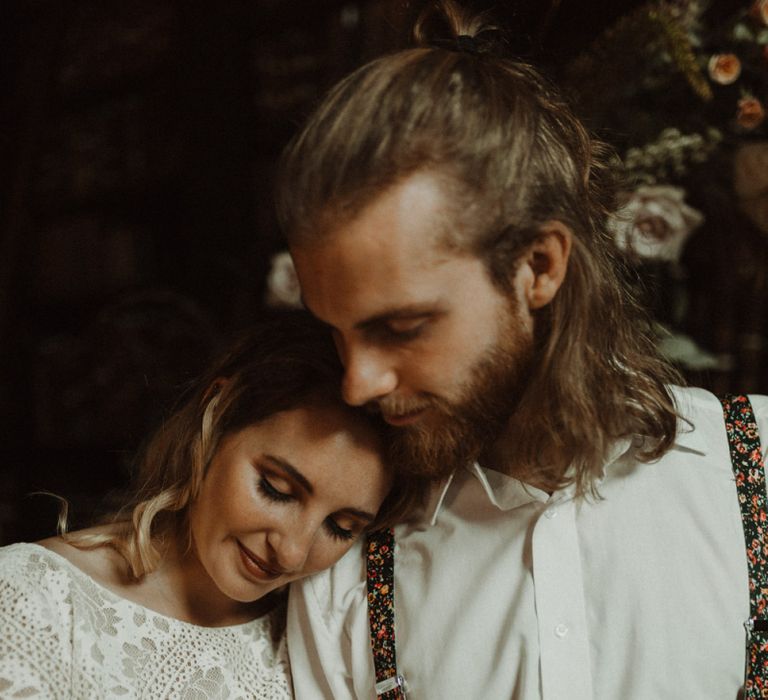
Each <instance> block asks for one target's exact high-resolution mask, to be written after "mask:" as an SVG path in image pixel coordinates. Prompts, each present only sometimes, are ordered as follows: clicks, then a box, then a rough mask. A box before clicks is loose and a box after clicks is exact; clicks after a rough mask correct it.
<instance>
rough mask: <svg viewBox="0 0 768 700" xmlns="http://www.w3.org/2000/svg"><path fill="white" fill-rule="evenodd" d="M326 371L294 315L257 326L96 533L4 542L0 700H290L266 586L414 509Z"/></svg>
mask: <svg viewBox="0 0 768 700" xmlns="http://www.w3.org/2000/svg"><path fill="white" fill-rule="evenodd" d="M340 377H341V370H340V367H339V366H338V361H337V360H336V354H335V351H334V348H333V344H332V342H331V341H330V339H329V338H328V337H327V334H326V333H325V332H324V331H322V330H321V329H318V328H317V326H316V325H314V324H313V323H312V322H311V321H310V320H309V319H308V318H307V317H306V316H305V315H303V314H300V315H299V314H297V315H293V314H281V315H280V317H278V318H277V319H274V320H272V321H269V322H265V323H263V324H262V325H261V326H259V327H258V328H256V329H254V330H253V331H252V333H251V334H250V335H249V336H248V337H247V338H245V339H244V340H243V341H241V342H240V343H239V344H238V345H237V346H236V347H234V348H233V350H232V351H231V352H230V353H228V354H227V355H226V356H225V357H224V358H223V359H222V360H221V361H220V362H219V363H218V364H217V365H215V366H214V367H213V368H212V370H211V371H210V372H209V373H208V374H207V375H206V376H205V377H203V378H202V379H201V380H200V381H198V382H197V383H196V385H195V386H194V387H193V388H192V390H191V392H190V393H189V394H188V397H187V399H186V400H185V401H183V403H182V404H181V406H180V408H179V409H178V410H177V411H176V412H175V413H174V414H173V415H172V417H171V418H170V419H169V420H168V421H167V422H166V424H165V425H164V426H163V427H162V428H161V429H160V430H159V431H158V433H157V434H156V435H155V437H154V438H153V439H152V441H151V442H150V443H149V445H148V447H147V448H146V450H145V453H144V456H143V459H142V461H141V466H140V470H139V474H138V477H139V478H138V482H139V484H140V488H138V489H137V492H136V494H135V496H134V497H133V498H132V499H131V500H130V501H129V502H128V503H126V506H125V507H124V508H122V509H121V510H120V511H119V512H118V513H117V514H116V515H114V516H113V517H112V518H111V520H110V522H109V523H107V524H103V525H100V526H97V527H92V528H89V529H86V530H81V531H78V532H73V533H70V534H65V535H63V536H60V537H54V538H50V539H47V540H43V541H41V542H39V543H36V544H15V545H10V546H8V547H4V548H1V549H0V629H1V630H2V632H1V633H0V695H2V696H3V697H6V696H9V697H11V696H15V694H17V693H21V694H23V696H24V697H30V696H35V695H38V696H45V697H78V698H80V697H82V698H85V697H117V696H121V697H139V696H140V697H151V698H170V697H174V698H175V697H190V698H191V697H194V698H209V697H210V698H213V697H215V698H219V697H222V698H223V697H238V696H247V697H257V698H285V697H290V696H291V689H290V681H289V670H288V662H287V656H286V652H285V646H284V641H283V637H282V624H281V623H282V615H283V606H282V605H281V603H282V597H281V596H280V594H279V591H280V590H281V589H282V588H283V587H284V586H285V585H286V584H287V583H289V582H290V581H293V580H296V579H298V578H301V577H303V576H307V575H309V574H312V573H315V572H317V571H320V570H322V569H324V568H327V567H329V566H331V565H332V564H333V563H334V562H336V561H337V560H338V559H339V558H340V557H341V556H342V555H343V554H344V553H345V552H346V551H347V550H348V549H349V548H350V546H351V545H352V543H353V541H354V540H355V539H356V538H357V537H358V536H359V535H360V534H361V533H363V532H364V531H366V530H368V529H370V528H372V527H377V526H379V525H382V524H386V523H389V522H391V521H392V520H393V519H395V518H397V517H398V516H399V515H400V514H402V513H403V512H405V510H406V509H407V508H408V507H409V505H410V503H411V502H412V501H413V499H414V498H416V496H415V494H416V491H415V490H411V489H409V488H408V487H407V486H405V484H403V483H402V482H401V480H400V479H399V478H398V480H397V481H398V489H397V490H393V491H391V486H392V483H393V478H392V477H393V474H392V473H391V471H390V470H389V469H388V467H387V465H386V463H385V460H384V459H383V458H382V453H381V452H382V445H383V441H384V440H385V439H386V433H385V431H386V427H385V426H383V425H382V424H379V422H378V421H377V420H375V419H374V418H372V417H371V416H369V415H366V414H364V413H362V412H359V411H355V410H353V409H351V408H349V407H347V406H346V405H345V404H344V403H343V401H342V400H341V397H340V395H339V389H338V387H339V384H340ZM401 484H402V487H401ZM390 491H391V492H390Z"/></svg>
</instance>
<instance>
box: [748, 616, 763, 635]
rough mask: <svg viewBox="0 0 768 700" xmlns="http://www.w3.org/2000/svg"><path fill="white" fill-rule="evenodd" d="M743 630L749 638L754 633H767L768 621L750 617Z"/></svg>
mask: <svg viewBox="0 0 768 700" xmlns="http://www.w3.org/2000/svg"><path fill="white" fill-rule="evenodd" d="M744 629H746V630H747V637H751V636H752V634H753V633H754V632H768V620H761V619H760V618H758V617H750V618H749V619H748V620H747V621H746V622H745V623H744Z"/></svg>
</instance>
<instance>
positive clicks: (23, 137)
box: [0, 0, 768, 544]
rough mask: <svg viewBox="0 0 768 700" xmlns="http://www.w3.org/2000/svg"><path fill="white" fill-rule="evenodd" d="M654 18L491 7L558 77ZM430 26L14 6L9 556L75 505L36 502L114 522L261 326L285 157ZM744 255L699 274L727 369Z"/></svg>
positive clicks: (2, 211) (374, 6) (531, 2)
mask: <svg viewBox="0 0 768 700" xmlns="http://www.w3.org/2000/svg"><path fill="white" fill-rule="evenodd" d="M638 4H639V3H636V2H615V1H610V0H599V1H598V0H589V1H588V2H587V1H583V2H577V1H575V0H570V1H569V0H562V2H551V3H548V2H542V1H541V0H526V1H524V2H497V3H495V4H493V7H494V8H495V10H496V13H497V15H498V16H500V17H501V18H502V19H503V21H505V22H506V24H507V25H508V26H509V27H510V29H511V30H512V36H513V44H514V45H513V49H514V50H515V52H516V53H518V54H519V55H522V56H525V57H529V58H532V59H533V60H535V61H537V62H538V63H539V64H540V65H543V66H544V67H545V69H546V70H547V71H548V72H550V73H551V74H552V75H553V76H554V77H555V78H557V76H558V75H559V74H560V73H561V72H562V70H563V69H564V67H565V66H567V65H568V62H569V61H570V60H571V59H572V57H573V56H575V55H576V53H577V52H578V51H580V50H581V49H583V48H584V47H585V46H586V45H587V44H589V42H590V41H591V40H592V39H593V38H594V37H595V36H597V34H598V33H599V32H600V31H601V30H602V29H603V28H604V27H606V26H607V25H608V24H609V23H611V22H612V21H614V20H615V19H616V18H617V17H619V16H620V15H621V14H622V13H624V12H626V11H628V10H629V9H631V8H632V7H634V6H636V5H638ZM725 4H727V3H725ZM473 6H474V7H478V8H481V7H486V6H491V4H490V3H474V5H473ZM420 7H421V3H409V2H404V1H403V0H357V1H347V2H342V1H336V0H323V1H322V2H321V1H319V0H314V1H299V0H292V1H291V2H286V1H285V0H282V1H280V0H249V1H248V2H244V1H238V0H234V1H231V2H229V1H226V2H219V3H200V2H189V1H187V0H131V2H127V3H126V2H124V0H119V1H118V0H103V1H101V2H95V1H94V2H84V1H81V2H74V1H64V0H5V1H4V2H2V3H0V58H1V59H2V65H1V66H0V85H2V88H0V89H1V90H2V92H1V93H0V100H2V103H1V104H0V107H1V108H2V111H1V114H2V129H0V163H2V167H0V426H2V427H1V428H0V433H1V434H2V439H1V440H0V544H2V543H7V542H11V541H16V540H21V539H36V538H39V537H41V536H44V535H46V534H51V533H52V532H53V529H54V526H55V513H56V509H57V505H56V503H55V502H54V501H53V500H52V499H50V498H48V497H45V496H30V495H28V494H30V492H33V491H37V490H41V489H45V490H48V491H53V492H55V493H57V494H61V495H62V496H65V497H67V498H68V499H70V500H71V501H72V503H73V505H74V507H75V511H74V516H75V517H74V522H75V524H78V523H79V522H84V521H87V520H88V519H90V518H91V517H92V516H93V514H94V513H95V512H97V511H98V510H99V508H101V507H105V504H107V505H108V504H109V497H108V495H107V496H106V497H105V494H109V493H110V492H112V491H113V490H114V489H116V488H119V487H120V486H121V485H123V484H124V483H125V481H126V480H127V478H128V476H129V474H130V461H131V457H132V455H133V453H134V451H135V449H136V448H137V446H138V445H139V443H140V441H141V440H142V439H143V437H144V436H145V435H146V434H147V432H148V431H149V430H150V429H152V428H153V427H154V426H155V425H156V424H157V422H158V421H159V419H160V417H161V416H162V414H163V411H164V410H166V409H167V407H168V405H169V402H170V401H171V400H172V398H173V396H174V395H175V394H176V393H177V391H178V389H179V387H180V386H182V385H183V384H184V382H185V381H187V380H189V379H190V378H191V377H193V376H194V375H195V373H196V372H198V371H199V370H200V369H201V367H202V366H204V365H205V364H206V362H207V361H208V359H209V358H210V357H211V354H212V353H213V352H214V351H215V350H216V348H217V347H219V345H220V343H221V342H222V341H223V339H225V338H227V337H228V336H229V335H231V334H232V333H234V332H236V331H237V330H238V329H240V328H242V327H244V326H245V325H247V324H248V322H249V320H250V319H252V318H254V316H255V315H256V314H258V313H259V312H260V310H261V308H262V299H263V297H264V283H265V282H264V281H265V276H266V273H267V271H268V267H269V259H270V256H271V255H272V254H273V253H274V252H276V251H277V250H279V249H280V248H281V247H282V245H281V242H280V234H279V232H278V230H277V227H276V224H275V221H274V217H273V213H272V203H271V186H272V178H273V171H274V165H275V161H276V159H277V156H278V154H279V152H280V150H281V148H282V146H283V145H284V143H285V142H286V141H287V139H288V138H289V137H290V135H291V134H292V133H293V131H294V129H295V128H296V125H297V123H299V122H300V120H301V118H302V116H303V115H304V114H306V112H307V111H308V110H309V109H310V108H311V106H312V105H313V103H314V102H315V100H316V99H317V98H318V96H319V95H321V94H322V92H323V91H324V90H325V89H326V88H327V87H328V86H330V85H331V84H332V83H333V82H334V81H335V80H337V79H338V78H339V77H341V76H342V75H344V74H345V73H347V72H348V71H349V70H351V69H352V68H354V67H355V66H357V65H359V64H360V63H361V62H363V61H365V60H367V59H369V58H371V57H373V56H376V55H378V54H380V53H383V52H386V51H389V50H392V49H395V48H398V47H400V46H403V45H405V44H406V43H407V41H408V31H409V28H410V26H411V24H412V21H413V19H414V17H415V15H416V13H417V12H418V10H419V9H420ZM728 216H729V214H728V212H725V213H721V224H720V226H721V227H722V226H723V225H726V226H727V225H729V224H728V221H729V219H728ZM745 241H746V242H744V243H743V244H742V245H741V247H739V246H738V245H736V246H735V247H734V250H736V252H734V250H731V251H730V252H729V253H728V254H726V255H724V256H719V257H718V260H717V261H716V263H713V260H712V256H711V255H709V254H708V253H703V254H702V256H703V257H702V256H700V257H702V259H701V260H700V261H699V267H698V268H697V263H696V260H693V263H692V270H691V277H692V279H693V281H694V284H693V285H692V288H693V289H694V292H695V293H694V300H693V302H694V307H696V304H698V307H696V308H698V309H699V311H698V316H697V318H698V319H699V321H698V326H697V327H696V328H694V329H693V331H692V332H693V333H694V335H696V336H697V337H698V338H699V339H700V340H701V342H703V343H704V344H705V345H706V346H707V347H709V348H711V349H713V350H714V351H716V352H717V351H724V350H727V349H728V348H730V347H731V346H733V345H734V343H736V344H738V342H739V337H738V333H739V330H738V328H739V324H738V323H735V322H734V324H731V326H729V327H730V328H732V332H724V334H723V333H721V334H720V335H719V336H718V337H714V336H713V335H712V333H711V331H710V329H709V326H708V319H709V318H710V315H711V314H716V315H720V316H722V315H723V314H725V315H728V314H729V313H731V312H732V309H733V307H732V306H731V302H730V301H728V299H733V295H731V296H730V297H729V296H728V295H726V299H725V301H723V300H722V299H721V300H720V302H717V301H715V302H714V303H715V306H712V304H713V301H712V297H713V295H712V291H713V286H714V288H715V289H717V285H718V284H719V283H720V282H722V281H723V280H724V279H725V278H726V277H728V276H729V275H730V273H731V272H732V270H733V266H738V265H740V264H741V262H740V260H741V261H742V262H743V261H744V260H746V261H751V264H752V265H753V266H754V261H755V260H756V259H757V260H759V261H764V260H765V258H764V257H760V256H762V255H764V250H765V246H764V244H763V243H762V242H760V243H759V245H760V246H762V247H760V251H761V252H760V254H759V256H758V257H757V258H756V257H755V245H757V244H756V243H755V241H754V240H753V239H752V238H749V237H747V239H745ZM705 250H706V246H705ZM739 251H741V252H739ZM739 255H741V258H738V256H739ZM734 256H736V258H734ZM694 258H695V256H694ZM761 264H762V262H761ZM713 265H714V267H713ZM697 269H698V270H699V272H698V273H697ZM697 274H699V277H696V275H697ZM696 280H699V282H698V283H696ZM697 284H698V286H697ZM696 290H698V291H696ZM697 295H698V296H697ZM708 295H709V296H708ZM721 296H722V295H718V294H715V295H714V297H715V299H718V298H720V297H721ZM734 303H735V302H734ZM760 303H762V302H760ZM763 308H764V307H762V306H760V304H759V303H758V304H757V307H756V310H755V313H757V314H758V315H759V317H760V318H762V316H763V315H764V312H763ZM750 332H751V333H752V336H751V337H752V344H753V346H755V343H756V342H757V341H755V339H754V337H753V336H755V332H754V329H752V330H751V331H750ZM758 335H759V334H758ZM721 336H722V337H721ZM758 340H759V338H758ZM757 346H760V343H759V342H757ZM758 350H759V352H760V353H762V350H761V346H760V347H758ZM753 355H754V352H753ZM752 360H753V361H752V364H751V365H750V369H749V372H748V373H745V372H746V370H744V371H742V368H743V365H742V364H740V363H739V362H737V363H736V365H735V366H734V367H733V368H732V369H731V370H730V371H729V372H727V373H719V374H716V375H712V374H710V375H705V376H701V377H696V378H695V379H696V380H697V381H701V382H703V383H705V384H706V385H708V386H711V387H713V388H716V389H720V390H722V389H726V388H737V387H738V388H740V389H743V390H765V389H766V388H768V385H767V384H766V377H765V373H764V372H762V371H761V370H760V369H759V368H760V367H762V354H759V355H758V356H757V357H756V358H755V357H753V358H752ZM755 367H757V368H758V369H757V370H755V369H754V368H755ZM105 498H106V500H105Z"/></svg>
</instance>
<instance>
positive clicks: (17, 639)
mask: <svg viewBox="0 0 768 700" xmlns="http://www.w3.org/2000/svg"><path fill="white" fill-rule="evenodd" d="M16 563H17V562H14V561H13V559H11V561H8V560H7V559H6V558H0V697H3V698H6V697H24V698H29V697H46V698H55V697H57V696H59V695H60V694H61V693H62V692H63V693H66V692H67V689H68V688H69V682H68V678H67V676H68V673H67V669H68V666H69V660H68V658H67V656H68V655H67V654H66V651H65V645H66V640H67V639H68V637H69V634H68V633H67V631H66V629H65V622H66V617H65V615H64V614H63V610H62V608H61V606H62V605H63V601H61V600H57V597H56V596H52V595H47V594H46V590H45V586H44V584H43V581H42V580H41V579H40V578H39V577H35V576H34V575H32V571H31V563H32V562H27V564H26V566H23V567H21V566H14V564H16ZM49 593H50V592H49Z"/></svg>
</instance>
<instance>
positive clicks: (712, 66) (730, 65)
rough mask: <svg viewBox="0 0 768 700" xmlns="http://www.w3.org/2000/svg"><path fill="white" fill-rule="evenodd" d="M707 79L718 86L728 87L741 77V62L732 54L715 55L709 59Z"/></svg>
mask: <svg viewBox="0 0 768 700" xmlns="http://www.w3.org/2000/svg"><path fill="white" fill-rule="evenodd" d="M707 68H708V70H709V77H710V78H712V80H714V81H715V82H716V83H719V84H720V85H730V84H731V83H734V82H736V81H737V80H738V79H739V76H740V75H741V61H740V60H739V57H738V56H737V55H736V54H733V53H716V54H714V55H713V56H712V58H710V59H709V65H708V66H707Z"/></svg>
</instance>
